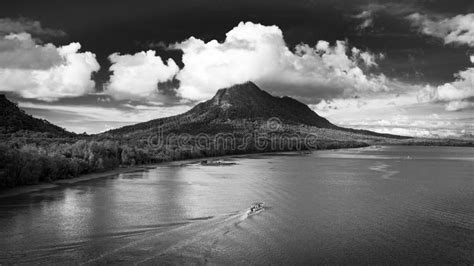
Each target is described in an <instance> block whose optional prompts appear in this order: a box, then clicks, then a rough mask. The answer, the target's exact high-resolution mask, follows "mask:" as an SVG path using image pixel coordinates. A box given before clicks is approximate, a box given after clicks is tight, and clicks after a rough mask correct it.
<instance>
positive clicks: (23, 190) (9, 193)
mask: <svg viewBox="0 0 474 266" xmlns="http://www.w3.org/2000/svg"><path fill="white" fill-rule="evenodd" d="M298 153H301V151H275V152H261V153H244V154H229V155H222V156H215V157H201V158H193V159H184V160H176V161H167V162H161V163H154V164H143V165H138V166H130V167H119V168H115V169H112V170H107V171H105V172H98V173H89V174H85V175H81V176H78V177H73V178H69V179H60V180H56V181H54V182H51V183H38V184H32V185H26V186H21V187H13V188H10V189H5V190H2V191H0V199H2V198H9V197H15V196H18V195H22V194H28V193H32V192H37V191H42V190H46V189H53V188H58V187H60V186H63V185H70V184H75V183H79V182H84V181H89V180H93V179H98V178H104V177H109V176H114V175H119V174H124V173H132V172H143V171H146V170H148V169H154V168H156V167H159V166H163V165H174V166H181V165H184V164H189V163H193V162H200V161H203V160H222V159H225V158H249V157H250V156H258V155H265V154H282V155H284V154H298Z"/></svg>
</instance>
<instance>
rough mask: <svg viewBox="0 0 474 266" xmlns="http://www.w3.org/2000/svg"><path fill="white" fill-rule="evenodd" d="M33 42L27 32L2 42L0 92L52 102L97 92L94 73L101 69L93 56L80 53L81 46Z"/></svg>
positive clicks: (8, 37)
mask: <svg viewBox="0 0 474 266" xmlns="http://www.w3.org/2000/svg"><path fill="white" fill-rule="evenodd" d="M33 43H34V42H33V40H32V38H31V35H30V34H27V33H22V34H10V35H7V36H5V37H3V38H2V39H0V47H1V48H0V59H5V61H3V60H2V63H0V91H11V92H15V93H17V94H19V95H21V96H22V97H24V98H37V99H41V100H46V101H53V100H57V99H58V98H63V97H75V96H80V95H84V94H86V93H88V92H92V91H93V90H94V85H95V84H94V81H92V80H91V74H92V72H94V71H97V70H99V68H100V66H99V64H98V63H97V60H96V58H95V55H94V54H93V53H91V52H82V53H81V52H79V49H80V48H81V45H80V44H79V43H70V44H69V45H65V46H61V47H56V46H54V45H52V44H45V45H33ZM2 48H3V49H2ZM30 55H31V57H29V56H30Z"/></svg>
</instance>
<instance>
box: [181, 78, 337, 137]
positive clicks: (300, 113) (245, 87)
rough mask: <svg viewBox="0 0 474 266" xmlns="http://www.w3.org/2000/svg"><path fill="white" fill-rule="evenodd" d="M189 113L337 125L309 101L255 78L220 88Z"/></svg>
mask: <svg viewBox="0 0 474 266" xmlns="http://www.w3.org/2000/svg"><path fill="white" fill-rule="evenodd" d="M188 113H190V114H194V115H195V116H197V117H203V118H205V119H217V120H236V119H253V120H267V119H270V118H274V117H276V118H279V119H280V120H281V121H282V122H283V123H288V124H305V125H310V126H315V127H320V128H335V126H334V125H333V124H331V123H330V122H329V121H328V120H326V119H325V118H323V117H321V116H319V115H318V114H316V113H315V112H313V111H312V110H311V109H310V108H309V107H308V106H307V105H305V104H303V103H301V102H299V101H297V100H295V99H293V98H290V97H287V96H285V97H274V96H272V95H270V94H269V93H268V92H266V91H263V90H261V89H260V88H259V87H257V85H255V84H254V83H252V82H247V83H244V84H239V85H235V86H232V87H230V88H225V89H220V90H218V91H217V93H216V95H215V96H214V97H213V98H212V99H211V100H209V101H206V102H203V103H200V104H198V105H197V106H195V107H194V108H193V109H191V110H190V111H189V112H188Z"/></svg>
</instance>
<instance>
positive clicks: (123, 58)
mask: <svg viewBox="0 0 474 266" xmlns="http://www.w3.org/2000/svg"><path fill="white" fill-rule="evenodd" d="M109 60H110V61H111V62H112V66H111V67H110V70H111V71H112V72H113V74H112V75H111V77H110V81H109V83H108V84H107V85H106V93H108V94H109V95H111V96H113V97H114V98H116V99H147V98H149V97H153V96H156V94H157V93H158V83H159V82H166V81H168V80H171V79H172V78H173V77H174V76H175V75H176V73H177V72H178V71H179V67H178V66H177V65H176V63H175V62H174V61H173V60H172V59H168V61H167V63H166V64H165V63H163V60H162V59H161V57H159V56H157V55H156V54H155V51H152V50H149V51H147V52H139V53H136V54H134V55H120V54H118V53H114V54H112V55H110V56H109Z"/></svg>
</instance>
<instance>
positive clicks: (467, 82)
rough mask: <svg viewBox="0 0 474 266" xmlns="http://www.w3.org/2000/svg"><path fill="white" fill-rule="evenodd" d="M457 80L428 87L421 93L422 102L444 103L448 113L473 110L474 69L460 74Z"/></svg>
mask: <svg viewBox="0 0 474 266" xmlns="http://www.w3.org/2000/svg"><path fill="white" fill-rule="evenodd" d="M455 76H456V80H455V81H453V82H449V83H445V84H443V85H441V86H437V87H435V86H426V87H425V88H424V89H423V90H421V91H420V92H419V95H418V99H419V101H420V102H429V101H431V102H444V103H446V110H447V111H458V110H461V109H468V108H472V107H473V104H472V100H473V98H474V68H473V67H471V68H468V69H466V70H464V71H460V72H458V73H457V74H456V75H455Z"/></svg>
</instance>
